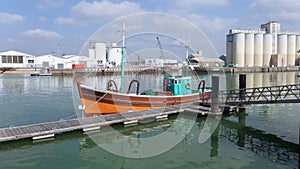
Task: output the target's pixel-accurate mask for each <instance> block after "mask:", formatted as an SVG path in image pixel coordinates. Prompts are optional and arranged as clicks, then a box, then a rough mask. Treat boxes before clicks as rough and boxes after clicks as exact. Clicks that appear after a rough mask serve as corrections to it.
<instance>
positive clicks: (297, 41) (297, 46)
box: [296, 35, 300, 51]
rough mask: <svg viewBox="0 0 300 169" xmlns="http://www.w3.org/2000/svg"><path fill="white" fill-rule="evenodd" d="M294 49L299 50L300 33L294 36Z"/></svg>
mask: <svg viewBox="0 0 300 169" xmlns="http://www.w3.org/2000/svg"><path fill="white" fill-rule="evenodd" d="M296 51H300V35H297V36H296Z"/></svg>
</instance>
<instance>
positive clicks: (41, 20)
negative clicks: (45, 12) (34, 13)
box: [39, 16, 47, 22]
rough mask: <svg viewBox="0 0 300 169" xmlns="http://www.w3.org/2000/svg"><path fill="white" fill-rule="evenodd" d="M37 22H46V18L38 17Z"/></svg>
mask: <svg viewBox="0 0 300 169" xmlns="http://www.w3.org/2000/svg"><path fill="white" fill-rule="evenodd" d="M39 21H40V22H47V18H45V17H42V16H40V17H39Z"/></svg>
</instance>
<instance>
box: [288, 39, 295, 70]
mask: <svg viewBox="0 0 300 169" xmlns="http://www.w3.org/2000/svg"><path fill="white" fill-rule="evenodd" d="M295 58H296V35H288V38H287V65H288V66H295V61H296V59H295Z"/></svg>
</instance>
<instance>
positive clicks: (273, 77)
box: [226, 72, 299, 90]
mask: <svg viewBox="0 0 300 169" xmlns="http://www.w3.org/2000/svg"><path fill="white" fill-rule="evenodd" d="M246 76H247V77H246V85H247V88H253V87H264V86H277V85H278V86H280V85H288V84H298V83H299V78H298V77H297V72H270V73H246ZM226 82H227V89H228V90H229V89H238V87H239V74H226Z"/></svg>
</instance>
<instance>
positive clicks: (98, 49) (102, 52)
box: [94, 42, 106, 66]
mask: <svg viewBox="0 0 300 169" xmlns="http://www.w3.org/2000/svg"><path fill="white" fill-rule="evenodd" d="M94 48H95V58H94V61H95V64H96V65H97V66H103V65H105V64H106V44H105V43H99V42H97V43H95V45H94Z"/></svg>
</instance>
